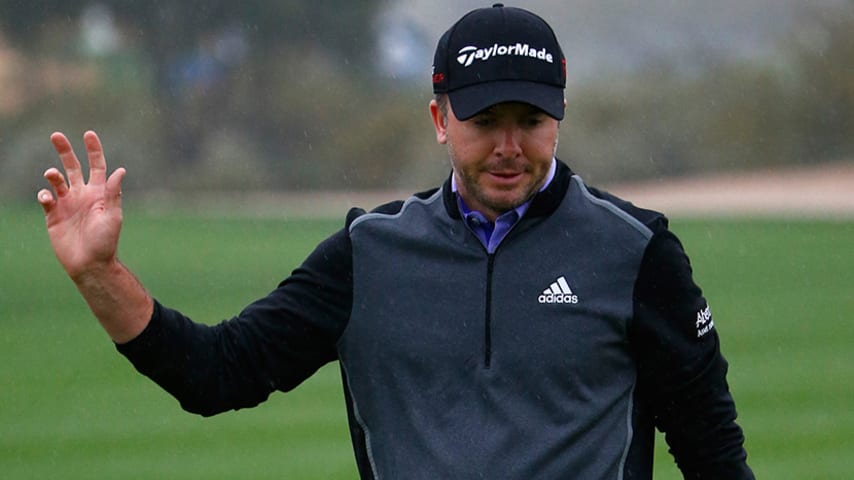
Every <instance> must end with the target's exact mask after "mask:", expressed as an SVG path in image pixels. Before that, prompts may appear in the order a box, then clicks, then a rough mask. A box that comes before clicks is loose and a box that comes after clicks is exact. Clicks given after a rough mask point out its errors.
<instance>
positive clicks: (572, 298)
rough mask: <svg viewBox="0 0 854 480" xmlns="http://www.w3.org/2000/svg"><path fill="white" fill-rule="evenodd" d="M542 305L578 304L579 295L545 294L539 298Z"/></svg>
mask: <svg viewBox="0 0 854 480" xmlns="http://www.w3.org/2000/svg"><path fill="white" fill-rule="evenodd" d="M537 301H539V302H540V303H578V295H572V294H570V293H558V294H555V293H543V294H542V295H540V296H539V297H537Z"/></svg>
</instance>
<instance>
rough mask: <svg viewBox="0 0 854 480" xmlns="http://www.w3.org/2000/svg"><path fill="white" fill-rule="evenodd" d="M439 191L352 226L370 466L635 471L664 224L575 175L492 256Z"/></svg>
mask: <svg viewBox="0 0 854 480" xmlns="http://www.w3.org/2000/svg"><path fill="white" fill-rule="evenodd" d="M445 188H447V185H446V187H445ZM442 195H443V191H442V190H441V189H440V190H438V191H437V192H436V193H435V194H433V195H432V196H431V197H429V198H426V199H423V198H417V197H412V198H410V199H409V200H408V201H407V202H406V203H405V204H404V206H403V207H402V208H401V210H400V211H399V212H398V213H396V214H393V215H389V214H380V213H371V214H365V215H362V216H360V217H358V218H357V219H356V220H354V221H353V222H352V224H351V226H350V239H351V242H352V258H353V270H352V272H353V303H352V312H351V316H350V319H349V323H348V325H347V327H346V329H345V330H344V333H343V334H342V335H341V337H340V339H339V342H338V352H339V355H340V359H341V364H342V368H343V370H344V377H345V381H346V382H347V389H348V394H349V400H350V403H351V409H352V412H351V413H352V415H353V416H354V417H355V420H356V421H357V422H358V425H359V427H361V430H362V434H363V436H364V442H365V450H366V454H367V457H368V459H369V462H370V467H371V470H372V472H373V475H374V477H375V478H380V479H400V478H406V479H430V480H435V479H448V478H453V479H475V478H487V479H498V478H501V479H510V478H517V479H533V478H573V479H591V480H593V479H596V480H600V479H621V478H623V471H624V469H625V468H626V462H627V458H629V450H630V447H631V446H632V442H633V423H634V422H633V419H634V418H635V417H634V415H633V413H634V412H633V398H634V388H635V384H636V377H637V370H636V363H635V361H634V359H633V357H632V352H631V348H630V346H629V342H628V337H627V330H628V324H629V321H630V319H631V318H632V315H633V311H632V309H633V300H632V295H633V288H634V284H635V281H636V279H637V276H638V270H639V268H640V265H641V260H642V258H643V255H644V250H645V248H646V246H647V244H648V242H649V239H650V237H651V235H652V232H651V231H650V230H649V229H648V228H647V227H646V226H644V225H643V224H642V223H640V222H639V221H637V220H636V219H634V218H633V217H632V216H630V215H628V214H627V213H625V212H623V211H622V210H620V209H618V208H617V207H616V206H614V205H613V204H612V203H609V202H606V201H604V200H601V199H599V198H596V197H594V196H593V195H592V194H591V193H590V192H588V190H587V188H586V187H585V186H584V184H583V182H582V181H581V179H580V178H579V177H577V176H574V177H572V180H571V181H570V185H569V189H568V191H567V193H566V195H565V196H564V198H563V199H562V201H561V203H560V205H559V206H558V207H557V209H556V210H555V211H554V213H552V214H551V215H547V216H533V217H531V218H529V217H527V216H526V217H525V218H523V219H522V220H521V221H520V222H519V223H518V224H517V225H516V226H515V227H514V229H513V230H512V231H511V232H510V234H509V235H508V236H507V237H506V238H505V239H504V241H503V243H502V244H501V245H500V246H499V247H498V249H497V251H496V252H495V253H494V254H492V255H489V254H487V252H486V250H485V249H484V247H483V246H482V245H481V243H480V242H479V241H478V240H477V238H475V236H474V235H473V234H472V233H471V232H470V231H468V230H467V229H466V227H465V225H464V223H463V222H462V221H460V220H459V219H455V218H452V217H451V216H449V215H448V213H447V211H446V207H445V205H444V203H443V198H442Z"/></svg>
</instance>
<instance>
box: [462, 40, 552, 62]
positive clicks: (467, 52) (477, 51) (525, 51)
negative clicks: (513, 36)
mask: <svg viewBox="0 0 854 480" xmlns="http://www.w3.org/2000/svg"><path fill="white" fill-rule="evenodd" d="M503 55H515V56H517V57H530V58H536V59H538V60H542V61H544V62H548V63H554V55H552V54H551V53H549V52H547V51H546V49H545V48H541V49H539V50H537V49H536V48H534V47H531V46H530V45H528V44H527V43H517V44H515V45H499V44H497V43H496V44H493V45H492V46H491V47H489V48H479V47H474V46H471V45H469V46H468V47H463V48H461V49H460V51H459V52H457V62H459V63H460V65H462V66H464V67H468V66H469V65H471V64H472V63H474V61H475V60H483V61H484V62H485V61H487V60H489V59H490V58H493V57H496V56H503Z"/></svg>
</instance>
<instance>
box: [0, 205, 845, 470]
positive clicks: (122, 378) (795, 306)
mask: <svg viewBox="0 0 854 480" xmlns="http://www.w3.org/2000/svg"><path fill="white" fill-rule="evenodd" d="M341 222H342V220H341V219H282V218H263V219H259V218H235V217H220V218H218V217H214V216H204V215H194V214H189V213H182V214H175V213H173V214H162V213H161V214H152V213H150V212H149V213H146V212H144V211H134V210H133V209H130V210H128V211H126V213H125V227H124V230H123V238H122V243H121V257H122V258H123V260H124V262H125V263H127V264H128V265H130V266H131V268H132V269H133V270H134V271H135V272H136V273H137V274H138V276H139V277H140V278H141V280H142V281H143V283H144V284H145V285H146V286H147V287H148V288H149V290H150V291H151V293H152V294H153V295H154V296H156V297H157V298H158V299H160V300H161V301H162V302H164V303H166V304H168V305H172V306H175V307H178V308H180V309H182V310H183V311H184V312H185V313H187V314H188V315H190V316H191V317H193V318H195V319H197V320H203V321H205V322H215V321H219V320H220V319H222V318H224V317H227V316H230V315H231V314H233V313H235V312H237V311H239V309H240V308H241V307H242V306H244V305H245V304H246V303H247V302H248V301H250V300H252V299H254V298H256V297H259V296H262V295H264V294H266V293H267V292H268V291H269V290H270V289H272V288H273V287H274V286H275V285H276V284H277V283H278V281H279V280H280V279H281V278H283V276H284V275H286V274H287V273H289V272H290V270H291V269H292V268H294V267H295V266H297V265H298V263H299V262H300V261H301V260H302V258H303V257H304V256H305V255H306V254H307V253H308V252H309V251H310V250H311V249H312V248H313V247H314V245H315V244H316V243H317V242H318V241H319V240H320V239H322V238H323V237H324V236H326V235H328V234H329V233H331V232H332V231H334V230H335V229H337V228H339V226H340V225H341ZM672 227H673V229H674V230H675V231H676V232H677V234H679V235H680V237H681V238H682V239H683V242H684V244H685V247H686V249H687V250H688V252H689V255H690V256H691V258H692V261H693V265H694V269H695V275H696V278H697V280H698V282H699V283H700V284H701V286H702V287H703V288H704V291H705V293H706V295H707V297H708V298H709V300H710V302H711V305H712V308H713V312H714V315H715V321H716V326H717V328H718V331H719V333H720V335H721V336H722V339H723V349H724V353H725V355H726V356H727V358H728V360H729V361H730V376H729V379H730V384H731V388H732V391H733V392H734V395H735V397H736V400H737V402H738V407H739V413H740V423H741V425H742V426H743V428H744V429H745V431H746V434H747V439H748V440H747V449H748V451H749V455H750V463H751V465H752V467H753V468H754V470H755V472H756V473H757V478H773V479H775V480H781V479H793V480H794V479H839V480H842V479H849V478H851V474H852V472H854V456H852V455H851V452H852V451H854V409H852V408H851V401H852V398H854V362H852V360H851V358H852V356H851V352H850V350H851V346H852V345H854V327H852V322H851V312H852V311H854V295H852V291H854V288H852V287H854V274H852V272H851V269H852V266H854V248H852V245H854V222H851V221H845V220H808V219H803V220H793V219H786V220H782V219H781V220H774V219H746V218H740V219H724V218H697V219H690V218H677V219H674V220H673V222H672ZM0 232H2V236H0V242H2V243H0V269H2V275H0V311H2V316H0V477H2V478H4V479H43V478H63V479H83V478H140V479H151V478H170V479H194V478H206V479H219V478H221V479H263V478H300V479H301V478H305V479H351V478H356V470H355V463H354V460H353V454H352V451H351V447H350V442H349V437H348V432H347V424H346V415H345V408H344V403H343V398H342V394H341V386H340V378H339V373H338V368H337V364H332V365H329V366H327V367H325V368H324V369H322V370H321V371H320V372H318V374H317V375H315V376H314V377H312V378H311V379H310V380H309V381H307V382H306V383H305V384H304V385H302V386H301V387H300V388H298V389H297V390H296V391H294V392H292V393H290V394H287V395H284V394H280V393H277V394H273V395H272V396H271V398H270V400H269V401H267V402H266V403H264V404H262V405H261V406H259V407H257V408H255V409H250V410H242V411H238V412H228V413H225V414H222V415H219V416H216V417H212V418H208V419H204V418H201V417H197V416H195V415H191V414H188V413H186V412H184V411H182V410H181V409H180V408H179V406H178V404H177V402H176V401H175V400H174V399H172V398H171V397H170V396H168V395H167V394H166V393H164V392H163V391H161V390H160V389H159V388H158V387H157V386H156V385H154V384H153V383H151V382H150V381H149V380H147V379H146V378H144V377H142V376H141V375H139V374H137V373H136V372H135V371H134V370H133V368H132V367H131V366H130V364H129V363H128V362H127V361H125V360H124V358H122V357H121V356H120V355H119V354H118V353H117V352H116V351H115V349H114V347H113V345H112V343H111V342H110V341H109V339H108V338H107V336H106V335H105V334H104V333H103V332H102V331H101V329H100V327H99V326H98V324H97V322H96V321H95V320H94V319H93V318H92V317H91V315H90V313H89V311H88V309H87V307H86V306H85V304H84V302H83V301H82V299H81V298H80V297H79V295H78V294H77V292H76V290H75V288H74V286H73V284H72V283H71V282H70V281H69V280H68V279H67V278H66V277H65V275H64V273H63V272H62V270H61V268H60V267H59V265H58V264H57V262H56V260H55V259H54V257H53V255H52V253H51V250H50V246H49V243H48V240H47V236H46V234H45V232H44V227H43V223H42V215H41V212H40V209H39V207H38V205H37V204H36V203H35V201H33V202H32V204H29V205H19V206H15V207H9V206H6V207H0ZM401 478H403V477H401ZM655 478H656V479H678V478H681V477H680V475H679V474H678V472H677V470H676V469H675V467H674V466H673V462H672V460H671V458H670V457H669V454H668V453H667V452H666V448H665V446H664V445H663V441H662V440H661V437H659V441H658V446H657V452H656V477H655Z"/></svg>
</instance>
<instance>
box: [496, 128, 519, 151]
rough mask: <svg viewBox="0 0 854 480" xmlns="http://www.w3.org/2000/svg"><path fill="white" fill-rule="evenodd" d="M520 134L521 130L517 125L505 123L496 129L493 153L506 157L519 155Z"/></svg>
mask: <svg viewBox="0 0 854 480" xmlns="http://www.w3.org/2000/svg"><path fill="white" fill-rule="evenodd" d="M521 134H522V130H521V129H520V128H519V127H518V126H517V125H507V126H505V127H503V128H500V129H498V132H497V135H498V139H497V141H496V144H495V153H497V154H498V155H500V156H502V157H507V158H515V157H517V156H519V155H520V154H521V153H522V147H521V146H520V140H521Z"/></svg>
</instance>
